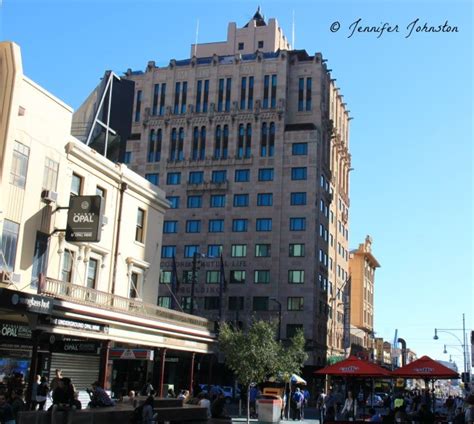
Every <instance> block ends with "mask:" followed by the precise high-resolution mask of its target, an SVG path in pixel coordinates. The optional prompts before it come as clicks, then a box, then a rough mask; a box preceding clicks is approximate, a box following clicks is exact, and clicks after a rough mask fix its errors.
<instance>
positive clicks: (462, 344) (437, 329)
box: [433, 314, 469, 373]
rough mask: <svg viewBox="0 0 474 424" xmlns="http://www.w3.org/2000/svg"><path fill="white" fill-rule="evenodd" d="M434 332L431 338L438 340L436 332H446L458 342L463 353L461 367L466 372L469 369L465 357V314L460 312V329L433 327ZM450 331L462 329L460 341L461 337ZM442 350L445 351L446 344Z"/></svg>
mask: <svg viewBox="0 0 474 424" xmlns="http://www.w3.org/2000/svg"><path fill="white" fill-rule="evenodd" d="M434 331H435V333H434V336H433V339H435V340H438V339H439V336H438V333H447V334H450V335H451V336H453V337H454V338H455V339H456V340H457V341H458V342H459V344H460V346H461V347H462V354H463V362H464V364H463V368H464V372H465V373H467V372H468V371H469V370H468V366H467V364H468V358H467V350H466V349H467V346H466V321H465V316H464V314H462V329H461V328H435V329H434ZM452 331H462V336H463V340H462V341H461V339H460V338H459V337H458V336H457V335H456V334H454V333H452ZM444 350H445V351H446V345H445V347H444Z"/></svg>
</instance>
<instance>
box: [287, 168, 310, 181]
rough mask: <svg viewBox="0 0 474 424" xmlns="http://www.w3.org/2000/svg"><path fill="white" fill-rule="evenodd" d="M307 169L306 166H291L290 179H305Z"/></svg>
mask: <svg viewBox="0 0 474 424" xmlns="http://www.w3.org/2000/svg"><path fill="white" fill-rule="evenodd" d="M306 178H307V169H306V167H298V168H291V179H292V180H294V181H295V180H306Z"/></svg>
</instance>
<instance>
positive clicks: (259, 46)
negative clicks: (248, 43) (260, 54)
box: [258, 40, 263, 49]
mask: <svg viewBox="0 0 474 424" xmlns="http://www.w3.org/2000/svg"><path fill="white" fill-rule="evenodd" d="M258 48H259V49H263V40H260V41H259V42H258Z"/></svg>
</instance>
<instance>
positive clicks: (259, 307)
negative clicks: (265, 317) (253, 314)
mask: <svg viewBox="0 0 474 424" xmlns="http://www.w3.org/2000/svg"><path fill="white" fill-rule="evenodd" d="M252 309H253V310H254V311H268V297H266V296H255V297H254V298H253V305H252Z"/></svg>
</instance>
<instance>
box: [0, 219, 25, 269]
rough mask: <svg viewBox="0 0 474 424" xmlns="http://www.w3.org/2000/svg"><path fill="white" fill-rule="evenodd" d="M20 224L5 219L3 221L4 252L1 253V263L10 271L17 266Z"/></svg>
mask: <svg viewBox="0 0 474 424" xmlns="http://www.w3.org/2000/svg"><path fill="white" fill-rule="evenodd" d="M19 231H20V225H19V224H17V223H16V222H13V221H9V220H8V219H5V220H4V221H3V232H2V252H3V255H0V264H3V265H4V266H5V267H6V268H7V270H8V271H13V270H14V268H15V259H16V250H17V245H18V233H19Z"/></svg>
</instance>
